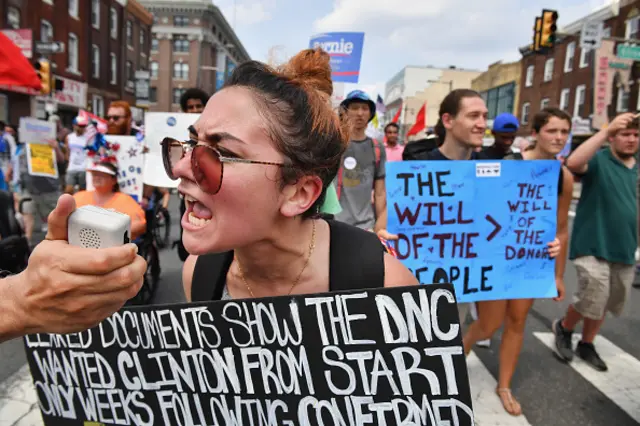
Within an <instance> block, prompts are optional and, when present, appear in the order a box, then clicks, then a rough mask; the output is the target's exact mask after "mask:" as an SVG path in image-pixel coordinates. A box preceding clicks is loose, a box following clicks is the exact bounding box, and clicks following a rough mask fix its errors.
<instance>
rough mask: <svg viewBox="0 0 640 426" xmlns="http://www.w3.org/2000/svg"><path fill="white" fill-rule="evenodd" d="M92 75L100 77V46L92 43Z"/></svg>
mask: <svg viewBox="0 0 640 426" xmlns="http://www.w3.org/2000/svg"><path fill="white" fill-rule="evenodd" d="M91 75H92V76H93V78H100V48H99V47H98V46H97V45H95V44H93V45H91Z"/></svg>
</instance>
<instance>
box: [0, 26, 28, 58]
mask: <svg viewBox="0 0 640 426" xmlns="http://www.w3.org/2000/svg"><path fill="white" fill-rule="evenodd" d="M2 34H4V35H6V36H7V37H8V38H9V40H11V41H12V42H13V43H14V44H15V45H16V46H18V47H19V48H20V50H22V54H23V55H24V57H25V58H27V59H31V58H32V57H33V33H32V31H31V30H2Z"/></svg>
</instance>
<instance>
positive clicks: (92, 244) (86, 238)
mask: <svg viewBox="0 0 640 426" xmlns="http://www.w3.org/2000/svg"><path fill="white" fill-rule="evenodd" d="M80 244H81V245H82V247H85V248H100V235H98V233H97V232H96V231H94V230H93V229H91V228H82V229H81V230H80Z"/></svg>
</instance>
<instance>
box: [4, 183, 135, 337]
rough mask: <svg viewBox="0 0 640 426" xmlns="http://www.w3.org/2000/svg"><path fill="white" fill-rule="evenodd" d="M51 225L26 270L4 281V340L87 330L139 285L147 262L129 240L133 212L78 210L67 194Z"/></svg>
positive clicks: (115, 307) (124, 300) (53, 215)
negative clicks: (45, 333)
mask: <svg viewBox="0 0 640 426" xmlns="http://www.w3.org/2000/svg"><path fill="white" fill-rule="evenodd" d="M48 226H49V232H48V233H47V236H46V239H45V240H44V241H43V242H42V243H40V244H38V246H36V248H35V249H34V251H33V253H32V254H31V257H30V259H29V266H28V267H27V269H26V270H25V271H23V272H22V273H20V274H18V275H15V276H10V277H8V278H5V279H2V280H0V342H2V341H4V340H7V339H11V338H14V337H19V336H22V335H25V334H30V333H42V332H48V333H71V332H77V331H82V330H86V329H88V328H91V327H93V326H95V325H97V324H98V323H99V322H101V321H102V320H104V319H105V318H107V317H108V316H110V315H111V314H113V313H114V312H116V311H118V310H119V309H120V308H121V307H122V306H123V305H124V304H125V303H126V301H127V300H129V299H130V298H132V297H133V296H135V295H136V294H137V293H138V291H139V290H140V287H141V285H142V281H143V276H144V273H145V271H146V269H147V264H146V262H145V261H144V259H143V258H142V257H140V256H138V255H137V246H136V245H135V244H130V243H128V239H129V232H130V227H131V222H130V219H129V218H128V216H125V215H121V214H119V213H116V212H109V211H105V210H103V209H99V208H96V207H85V208H82V209H78V210H76V208H75V201H74V199H73V197H71V196H70V195H63V196H62V197H60V199H59V200H58V205H57V206H56V208H55V210H54V211H53V212H52V213H51V214H50V215H49V219H48ZM68 241H69V242H68ZM88 247H91V248H88Z"/></svg>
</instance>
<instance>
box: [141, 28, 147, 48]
mask: <svg viewBox="0 0 640 426" xmlns="http://www.w3.org/2000/svg"><path fill="white" fill-rule="evenodd" d="M140 50H141V51H142V52H143V53H146V50H147V33H146V31H145V30H143V29H142V28H140Z"/></svg>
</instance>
